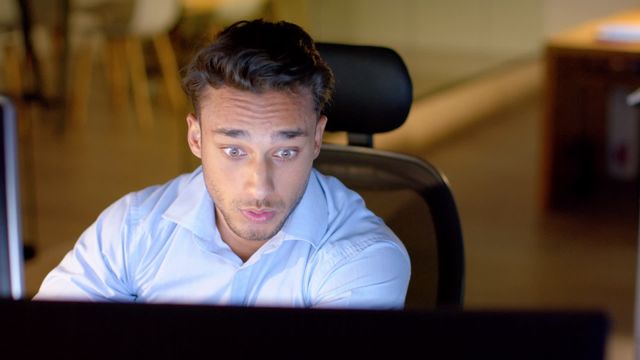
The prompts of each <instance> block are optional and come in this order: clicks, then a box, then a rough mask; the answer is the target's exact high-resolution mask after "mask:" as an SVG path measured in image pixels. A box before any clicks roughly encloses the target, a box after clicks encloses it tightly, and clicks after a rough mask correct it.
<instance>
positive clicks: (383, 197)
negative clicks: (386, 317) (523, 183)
mask: <svg viewBox="0 0 640 360" xmlns="http://www.w3.org/2000/svg"><path fill="white" fill-rule="evenodd" d="M317 48H318V50H319V51H320V54H321V55H322V57H323V58H324V59H325V61H327V63H328V64H329V66H331V68H332V69H333V71H334V73H335V76H336V91H335V95H334V99H333V102H332V104H331V106H330V107H329V108H328V111H327V117H328V119H329V120H328V123H327V131H329V132H331V131H344V132H347V133H348V135H349V145H340V144H323V147H322V151H321V152H320V156H319V157H318V159H316V162H315V167H316V168H317V169H318V170H320V171H321V172H322V173H324V174H327V175H332V176H335V177H337V178H339V179H340V180H341V181H342V182H344V183H345V184H346V185H347V186H349V187H350V188H351V189H353V190H355V191H358V192H359V193H360V194H361V195H362V196H363V198H364V199H365V201H366V203H367V206H368V207H369V208H370V209H371V210H373V211H374V212H375V213H376V214H378V215H379V216H380V217H382V218H383V219H384V220H385V222H386V223H387V225H388V226H389V227H391V228H392V229H393V230H394V232H395V233H396V234H397V235H398V237H400V239H401V240H402V241H403V243H404V244H405V246H406V247H407V250H408V251H409V255H410V257H411V263H412V265H411V266H412V275H411V283H410V284H409V291H408V294H407V301H406V308H407V309H441V308H454V309H455V308H461V307H462V302H463V289H464V249H463V240H462V230H461V226H460V220H459V216H458V211H457V208H456V205H455V201H454V198H453V195H452V193H451V191H450V188H449V184H448V182H447V180H446V178H445V177H444V176H443V174H441V173H440V172H439V171H438V170H437V169H436V168H435V167H434V166H432V165H431V164H429V163H428V162H426V161H424V160H422V159H420V158H418V157H414V156H410V155H405V154H399V153H394V152H390V151H383V150H379V149H374V148H373V147H372V145H373V140H372V139H373V135H374V134H376V133H381V132H386V131H390V130H393V129H396V128H398V127H400V126H401V125H402V124H403V123H404V121H405V120H406V117H407V115H408V113H409V109H410V107H411V102H412V91H411V89H412V87H411V79H410V76H409V73H408V72H407V69H406V66H405V65H404V62H403V61H402V59H401V58H400V56H399V55H398V54H397V53H396V52H395V51H393V50H391V49H388V48H383V47H373V46H356V45H343V44H329V43H318V44H317Z"/></svg>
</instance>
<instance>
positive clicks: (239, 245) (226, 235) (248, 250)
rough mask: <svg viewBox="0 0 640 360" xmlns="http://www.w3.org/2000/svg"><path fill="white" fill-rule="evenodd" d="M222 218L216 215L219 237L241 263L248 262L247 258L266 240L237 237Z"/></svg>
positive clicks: (218, 214) (220, 215)
mask: <svg viewBox="0 0 640 360" xmlns="http://www.w3.org/2000/svg"><path fill="white" fill-rule="evenodd" d="M221 219H224V218H223V217H222V214H220V213H216V225H217V227H218V231H219V232H220V237H221V238H222V241H224V242H225V243H226V244H227V245H229V247H230V248H231V251H233V252H234V253H235V254H236V255H238V257H240V259H242V261H243V262H246V261H247V260H249V258H250V257H251V256H252V255H253V254H254V253H255V252H256V251H258V249H260V247H262V245H264V244H265V243H266V242H267V240H247V239H243V238H241V237H239V236H238V235H236V233H235V232H233V231H232V230H231V229H230V228H229V226H228V225H227V223H226V222H225V221H224V220H221Z"/></svg>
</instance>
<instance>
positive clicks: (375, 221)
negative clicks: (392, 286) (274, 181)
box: [313, 171, 409, 265]
mask: <svg viewBox="0 0 640 360" xmlns="http://www.w3.org/2000/svg"><path fill="white" fill-rule="evenodd" d="M313 176H314V177H315V178H316V179H317V181H318V183H319V185H320V187H321V188H322V189H323V193H324V195H325V199H326V203H327V216H328V222H327V231H326V233H325V236H324V238H323V240H322V241H321V243H320V246H319V248H318V252H317V256H319V257H320V258H322V261H323V262H325V264H335V265H338V263H341V262H345V261H349V260H350V259H354V258H356V257H359V256H369V255H376V254H380V255H384V256H393V257H397V258H398V259H400V260H401V259H405V260H406V262H407V263H408V261H409V256H408V254H407V251H406V249H405V247H404V245H403V244H402V242H401V241H400V239H398V237H397V236H396V235H395V234H394V232H393V231H392V230H391V229H390V228H389V227H388V226H387V225H386V224H385V223H384V221H383V220H382V219H381V218H380V217H379V216H377V215H376V214H374V213H373V212H372V211H370V210H369V209H368V208H367V207H366V204H365V202H364V200H363V199H362V197H361V196H360V195H359V194H358V193H356V192H355V191H353V190H351V189H349V188H348V187H346V186H345V185H344V184H343V183H342V182H341V181H340V180H338V179H336V178H335V177H332V176H327V175H323V174H321V173H320V172H318V171H314V173H313Z"/></svg>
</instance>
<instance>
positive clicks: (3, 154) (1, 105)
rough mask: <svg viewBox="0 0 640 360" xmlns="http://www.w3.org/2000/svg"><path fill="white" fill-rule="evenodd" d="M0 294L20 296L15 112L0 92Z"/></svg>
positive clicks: (20, 247) (11, 297) (21, 276)
mask: <svg viewBox="0 0 640 360" xmlns="http://www.w3.org/2000/svg"><path fill="white" fill-rule="evenodd" d="M0 169H1V173H0V298H8V299H21V298H23V297H24V259H23V256H22V232H21V223H20V219H21V215H20V214H21V213H20V191H19V183H18V172H19V170H18V147H17V130H16V112H15V108H14V106H13V104H12V102H11V100H10V99H9V98H7V97H5V96H1V95H0Z"/></svg>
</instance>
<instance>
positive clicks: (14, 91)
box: [4, 45, 24, 97]
mask: <svg viewBox="0 0 640 360" xmlns="http://www.w3.org/2000/svg"><path fill="white" fill-rule="evenodd" d="M18 53H19V49H18V47H17V46H14V45H7V46H5V47H4V58H5V62H6V65H5V69H4V70H5V79H6V83H7V86H6V91H7V94H10V95H12V96H16V97H18V96H22V94H23V92H24V79H23V77H22V74H23V72H22V68H21V66H20V58H19V57H20V55H19V54H18Z"/></svg>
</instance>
